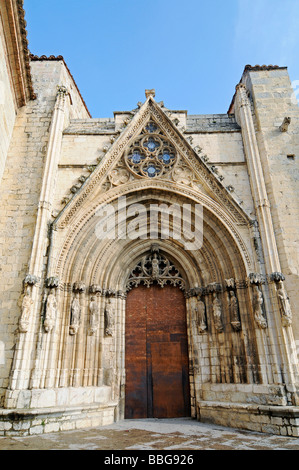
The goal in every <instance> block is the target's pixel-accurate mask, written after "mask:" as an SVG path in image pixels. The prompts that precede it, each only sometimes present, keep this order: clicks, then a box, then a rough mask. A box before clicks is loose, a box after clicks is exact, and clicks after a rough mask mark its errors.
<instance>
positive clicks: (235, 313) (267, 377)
mask: <svg viewBox="0 0 299 470" xmlns="http://www.w3.org/2000/svg"><path fill="white" fill-rule="evenodd" d="M0 5H1V9H0V14H1V17H0V18H1V22H0V28H1V31H0V33H1V34H0V47H1V49H0V86H1V88H0V98H1V100H0V132H1V142H0V201H1V204H0V260H1V263H0V286H1V295H0V318H1V321H0V406H1V408H0V434H1V435H13V434H18V433H19V434H26V433H29V434H34V433H42V432H52V431H58V430H67V429H76V428H79V427H89V426H98V425H104V424H109V423H112V422H114V421H115V420H119V419H123V418H130V419H134V418H147V417H156V418H163V417H170V418H172V417H177V416H191V417H193V418H195V419H198V420H200V421H203V422H212V423H216V424H221V425H225V426H233V427H238V428H243V429H249V430H255V431H262V432H273V433H275V434H281V435H293V436H298V430H299V396H298V386H299V377H298V373H299V368H298V346H299V317H298V305H299V292H298V267H299V246H298V245H299V243H298V228H299V223H298V220H299V203H298V197H297V195H298V175H299V167H298V155H299V136H298V129H299V128H298V119H299V108H298V104H297V101H296V99H295V98H294V93H293V90H292V87H291V83H290V79H289V75H288V71H287V68H286V67H279V66H254V67H252V66H246V67H245V69H244V72H243V74H242V77H241V80H240V83H239V84H238V85H237V86H236V90H235V94H234V96H233V99H232V102H231V105H230V107H229V109H228V112H227V114H219V115H218V114H216V115H215V114H213V115H189V114H188V112H187V111H185V110H172V109H169V108H167V106H166V104H164V103H163V102H157V101H156V100H155V90H146V91H145V97H144V99H143V101H140V102H139V103H137V104H135V105H134V104H133V105H132V110H129V111H117V112H115V113H114V117H113V118H107V119H106V118H92V117H91V116H90V113H89V111H88V109H87V107H86V104H85V102H84V100H83V98H82V96H81V94H80V92H79V90H78V88H77V85H76V83H75V81H74V78H73V77H72V75H71V73H70V71H69V69H68V67H67V65H66V63H65V61H64V59H63V57H61V56H58V57H54V56H50V57H46V56H41V57H37V56H33V55H30V54H29V51H28V42H27V39H26V23H25V19H24V10H23V4H22V1H21V0H13V1H11V2H8V1H6V0H1V2H0ZM141 98H142V97H141Z"/></svg>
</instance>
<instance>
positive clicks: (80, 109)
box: [0, 61, 87, 397]
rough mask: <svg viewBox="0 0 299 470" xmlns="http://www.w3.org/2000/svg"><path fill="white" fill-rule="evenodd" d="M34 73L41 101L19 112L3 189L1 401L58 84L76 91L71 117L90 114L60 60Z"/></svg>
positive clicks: (0, 215)
mask: <svg viewBox="0 0 299 470" xmlns="http://www.w3.org/2000/svg"><path fill="white" fill-rule="evenodd" d="M32 74H33V84H34V88H35V91H36V93H37V99H36V100H34V101H30V102H29V104H28V105H27V106H24V107H23V108H21V109H20V110H19V113H18V115H17V118H16V122H15V126H14V130H13V133H12V138H11V142H10V146H9V149H8V154H7V161H6V165H5V169H4V173H3V179H2V183H1V186H0V201H1V206H0V285H1V303H0V317H1V326H0V344H2V345H4V346H3V348H4V351H3V353H2V361H1V362H2V364H0V397H3V392H4V390H5V389H6V387H7V385H8V376H9V371H10V368H11V361H12V358H13V353H14V347H15V341H16V337H15V334H16V331H17V328H18V321H19V318H20V314H21V301H22V293H23V280H24V278H25V276H26V274H28V263H29V260H30V255H31V250H32V242H33V237H34V232H35V224H36V216H37V209H38V204H39V198H40V191H41V181H42V177H43V169H44V163H45V161H44V160H45V155H46V151H47V143H48V138H49V129H50V124H51V118H52V113H53V107H54V103H55V99H56V93H57V85H61V84H63V85H65V86H66V87H67V88H68V89H69V90H70V92H71V93H72V103H73V104H72V105H71V104H70V105H69V114H70V117H75V116H77V117H78V118H86V116H87V111H86V109H85V107H84V106H83V104H82V101H81V98H80V96H79V95H78V92H77V91H76V89H75V86H74V83H73V80H72V78H71V77H70V75H69V73H68V71H67V70H66V68H65V66H64V64H63V62H62V61H51V62H44V61H41V62H39V61H36V62H33V63H32ZM66 125H67V123H66ZM53 179H56V177H55V174H53ZM44 254H45V253H44Z"/></svg>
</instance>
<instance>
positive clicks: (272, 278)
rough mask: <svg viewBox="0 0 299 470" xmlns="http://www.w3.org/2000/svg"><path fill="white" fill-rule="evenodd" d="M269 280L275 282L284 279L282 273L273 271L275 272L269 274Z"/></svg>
mask: <svg viewBox="0 0 299 470" xmlns="http://www.w3.org/2000/svg"><path fill="white" fill-rule="evenodd" d="M270 281H272V282H276V283H277V282H281V281H285V277H284V275H283V274H282V273H279V272H275V273H272V274H270Z"/></svg>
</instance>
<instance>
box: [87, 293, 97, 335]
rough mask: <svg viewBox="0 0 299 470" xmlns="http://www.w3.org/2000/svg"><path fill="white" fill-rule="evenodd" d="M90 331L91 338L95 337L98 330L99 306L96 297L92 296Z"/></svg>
mask: <svg viewBox="0 0 299 470" xmlns="http://www.w3.org/2000/svg"><path fill="white" fill-rule="evenodd" d="M89 313H90V316H89V330H88V334H89V335H90V336H92V335H94V334H95V332H96V331H97V328H98V319H99V306H98V303H97V300H96V297H95V296H92V297H91V299H90V303H89Z"/></svg>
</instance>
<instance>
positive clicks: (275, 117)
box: [243, 68, 299, 345]
mask: <svg viewBox="0 0 299 470" xmlns="http://www.w3.org/2000/svg"><path fill="white" fill-rule="evenodd" d="M243 81H245V84H246V86H247V87H248V89H249V90H250V91H251V94H252V100H253V105H254V109H255V114H256V131H257V139H258V145H259V151H260V155H261V162H262V167H263V172H264V177H265V183H266V188H267V194H268V198H269V201H270V204H271V214H272V220H273V225H274V230H275V236H276V243H277V246H278V252H279V259H280V263H281V267H282V272H283V274H284V275H285V276H286V288H287V292H288V295H289V297H290V302H291V306H292V310H293V315H294V320H293V328H294V334H295V338H296V342H297V345H299V316H298V305H299V238H298V230H299V200H298V190H299V107H298V103H297V100H296V97H295V96H294V91H293V88H292V86H291V83H290V78H289V75H288V71H287V69H286V68H281V69H276V70H256V71H250V72H248V73H247V74H246V75H245V77H244V79H243ZM285 117H290V118H291V123H290V125H289V126H288V128H287V130H286V132H282V131H281V130H280V126H281V125H282V123H283V121H284V118H285Z"/></svg>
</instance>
